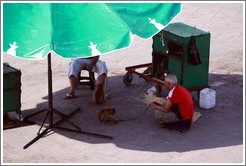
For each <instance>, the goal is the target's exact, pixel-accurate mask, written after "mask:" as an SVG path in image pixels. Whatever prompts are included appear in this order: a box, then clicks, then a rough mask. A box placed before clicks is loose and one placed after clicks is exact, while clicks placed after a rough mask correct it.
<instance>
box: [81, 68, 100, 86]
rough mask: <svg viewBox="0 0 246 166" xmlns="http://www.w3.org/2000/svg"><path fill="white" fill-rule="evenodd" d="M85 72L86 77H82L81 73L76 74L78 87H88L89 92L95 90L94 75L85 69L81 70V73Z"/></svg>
mask: <svg viewBox="0 0 246 166" xmlns="http://www.w3.org/2000/svg"><path fill="white" fill-rule="evenodd" d="M83 70H84V71H87V72H88V76H82V75H81V73H82V72H79V74H78V83H77V86H76V87H78V85H89V86H90V89H91V90H94V89H95V84H96V80H95V73H94V72H92V71H89V70H87V69H82V70H81V71H83Z"/></svg>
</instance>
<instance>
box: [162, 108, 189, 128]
mask: <svg viewBox="0 0 246 166" xmlns="http://www.w3.org/2000/svg"><path fill="white" fill-rule="evenodd" d="M172 111H173V112H174V113H175V114H176V116H177V117H178V119H179V120H178V121H176V122H171V123H165V124H164V128H167V129H170V130H177V131H179V132H183V131H185V130H189V129H190V126H191V120H187V119H184V118H183V117H182V115H181V113H180V109H179V106H178V105H177V104H174V105H173V106H172Z"/></svg>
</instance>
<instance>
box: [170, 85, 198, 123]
mask: <svg viewBox="0 0 246 166" xmlns="http://www.w3.org/2000/svg"><path fill="white" fill-rule="evenodd" d="M168 99H169V100H170V102H171V103H172V104H178V106H179V110H180V113H181V115H182V117H183V118H184V119H189V120H192V118H193V113H194V107H193V100H192V97H191V95H190V93H189V91H188V90H187V89H185V88H184V87H182V86H180V85H176V87H175V88H174V90H173V93H172V95H171V97H168Z"/></svg>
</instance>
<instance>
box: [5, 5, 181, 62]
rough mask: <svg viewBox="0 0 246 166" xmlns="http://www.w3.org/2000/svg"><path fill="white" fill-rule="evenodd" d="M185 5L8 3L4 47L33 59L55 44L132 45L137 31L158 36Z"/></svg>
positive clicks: (90, 52)
mask: <svg viewBox="0 0 246 166" xmlns="http://www.w3.org/2000/svg"><path fill="white" fill-rule="evenodd" d="M180 11H181V4H180V3H106V4H105V3H3V51H4V52H7V53H8V54H11V55H15V54H16V56H19V57H22V58H27V59H43V58H45V56H46V55H47V53H48V52H50V51H51V50H53V51H55V52H56V53H57V54H59V55H61V56H62V57H64V58H76V57H90V56H95V55H99V54H105V53H108V52H111V51H114V50H118V49H122V48H126V47H128V46H129V45H130V44H131V42H132V36H133V35H138V36H140V37H142V38H150V37H152V36H153V35H155V34H156V33H158V32H159V31H160V30H161V29H162V28H164V26H166V25H167V24H168V23H169V22H170V21H171V20H172V19H173V18H174V17H175V16H176V15H177V14H178V13H179V12H180ZM154 24H155V25H154ZM11 47H12V48H11ZM93 47H94V49H93Z"/></svg>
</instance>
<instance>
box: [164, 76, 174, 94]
mask: <svg viewBox="0 0 246 166" xmlns="http://www.w3.org/2000/svg"><path fill="white" fill-rule="evenodd" d="M176 85H177V77H176V76H175V75H174V74H168V75H167V76H166V77H165V79H164V86H165V88H167V90H171V89H173V87H174V86H176Z"/></svg>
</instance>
